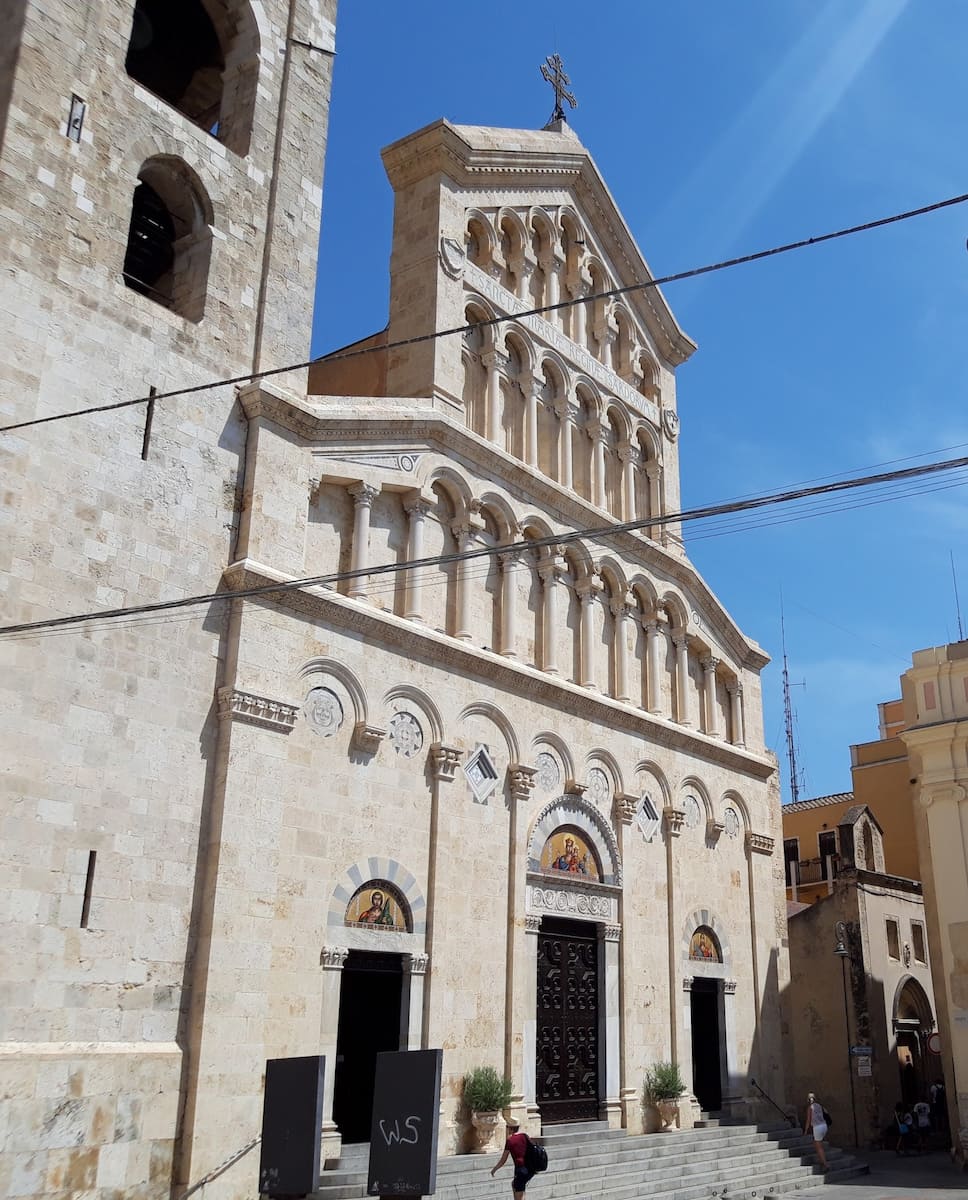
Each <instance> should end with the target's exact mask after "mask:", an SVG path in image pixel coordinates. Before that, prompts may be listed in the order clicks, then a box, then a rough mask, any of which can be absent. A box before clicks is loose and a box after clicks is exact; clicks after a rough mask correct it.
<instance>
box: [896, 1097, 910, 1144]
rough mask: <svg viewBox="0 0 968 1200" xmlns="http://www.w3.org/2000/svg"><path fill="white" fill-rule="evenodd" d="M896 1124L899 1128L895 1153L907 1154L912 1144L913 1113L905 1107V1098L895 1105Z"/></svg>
mask: <svg viewBox="0 0 968 1200" xmlns="http://www.w3.org/2000/svg"><path fill="white" fill-rule="evenodd" d="M894 1126H895V1128H896V1129H897V1145H896V1146H895V1147H894V1153H895V1154H907V1152H908V1148H909V1147H910V1145H911V1134H912V1133H913V1129H912V1121H911V1114H910V1113H909V1112H908V1111H907V1109H906V1108H905V1107H904V1101H903V1100H898V1102H897V1104H895V1105H894Z"/></svg>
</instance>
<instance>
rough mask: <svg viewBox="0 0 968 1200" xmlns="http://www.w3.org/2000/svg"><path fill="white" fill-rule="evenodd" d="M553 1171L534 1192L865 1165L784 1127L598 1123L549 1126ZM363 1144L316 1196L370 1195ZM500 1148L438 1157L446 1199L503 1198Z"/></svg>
mask: <svg viewBox="0 0 968 1200" xmlns="http://www.w3.org/2000/svg"><path fill="white" fill-rule="evenodd" d="M537 1140H540V1141H542V1142H543V1143H544V1145H545V1146H546V1148H547V1150H548V1156H549V1164H548V1170H547V1171H546V1172H545V1173H544V1174H542V1175H539V1176H537V1177H536V1179H535V1181H534V1184H533V1187H534V1189H535V1200H578V1198H579V1197H580V1198H582V1200H585V1198H590V1197H602V1198H603V1200H606V1198H607V1200H641V1197H642V1196H644V1195H647V1196H649V1198H650V1200H710V1197H711V1196H717V1197H722V1196H725V1197H726V1198H727V1200H754V1198H755V1200H762V1198H763V1197H765V1196H767V1195H780V1194H782V1193H787V1192H792V1191H796V1190H798V1189H800V1188H804V1187H815V1186H817V1185H818V1184H820V1183H823V1182H839V1181H842V1180H844V1179H848V1178H851V1177H852V1176H855V1175H860V1174H866V1172H867V1167H866V1166H865V1165H863V1164H861V1163H857V1162H855V1161H854V1160H853V1159H852V1158H850V1156H849V1155H847V1154H845V1153H844V1152H843V1151H840V1150H837V1149H836V1148H834V1147H829V1148H828V1152H827V1155H828V1161H829V1163H830V1170H829V1171H828V1173H827V1174H826V1175H825V1176H824V1175H821V1174H820V1171H819V1169H818V1168H817V1167H816V1160H815V1156H814V1150H813V1142H812V1139H811V1138H809V1137H804V1136H803V1135H802V1134H801V1133H800V1131H799V1129H790V1128H789V1127H787V1126H759V1127H757V1126H750V1125H710V1126H704V1127H702V1128H698V1129H695V1130H688V1131H673V1132H669V1133H660V1134H645V1135H638V1136H635V1137H627V1136H626V1135H625V1133H624V1131H623V1130H609V1129H607V1128H606V1127H605V1126H604V1125H603V1124H599V1123H598V1122H583V1123H582V1125H580V1126H574V1127H572V1126H550V1127H548V1129H547V1130H546V1131H545V1133H544V1135H543V1136H542V1137H541V1138H540V1139H537ZM367 1155H368V1148H367V1147H366V1146H359V1147H356V1146H352V1147H347V1152H346V1153H345V1154H344V1155H343V1157H342V1158H341V1159H340V1162H339V1164H337V1166H336V1168H335V1169H333V1170H327V1171H325V1172H324V1173H323V1175H322V1177H321V1179H320V1186H319V1187H318V1189H317V1190H316V1191H315V1192H314V1193H313V1197H314V1200H360V1198H361V1197H363V1196H365V1194H366V1179H367V1174H366V1172H367ZM496 1161H497V1152H493V1153H489V1154H475V1155H460V1156H451V1157H447V1158H442V1159H440V1160H439V1162H438V1166H437V1192H436V1195H437V1197H439V1198H440V1200H498V1198H501V1200H503V1197H505V1196H506V1193H507V1190H508V1187H509V1186H510V1178H511V1171H510V1167H508V1166H505V1168H504V1170H503V1171H502V1172H501V1174H500V1175H498V1176H497V1177H496V1178H492V1177H491V1175H490V1170H491V1167H492V1166H493V1165H494V1163H495V1162H496Z"/></svg>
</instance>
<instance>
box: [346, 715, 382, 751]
mask: <svg viewBox="0 0 968 1200" xmlns="http://www.w3.org/2000/svg"><path fill="white" fill-rule="evenodd" d="M386 735H387V731H386V730H385V729H381V728H380V727H379V726H378V725H367V723H366V721H357V722H356V724H355V725H354V726H353V744H354V745H355V746H356V747H357V749H358V750H362V751H363V752H364V753H365V754H376V752H377V750H379V748H380V742H381V741H382V740H383V739H384V738H385V737H386Z"/></svg>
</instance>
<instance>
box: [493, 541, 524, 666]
mask: <svg viewBox="0 0 968 1200" xmlns="http://www.w3.org/2000/svg"><path fill="white" fill-rule="evenodd" d="M499 561H500V564H501V573H502V576H503V578H502V580H501V645H500V647H499V648H498V649H499V652H500V653H501V654H503V655H504V657H505V658H517V657H518V651H517V640H518V629H517V624H518V623H517V599H518V597H517V577H518V564H519V563H520V561H521V552H520V551H518V550H513V551H510V552H507V553H505V554H502V555H501V556H500V560H499Z"/></svg>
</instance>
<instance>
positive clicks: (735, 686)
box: [726, 679, 746, 746]
mask: <svg viewBox="0 0 968 1200" xmlns="http://www.w3.org/2000/svg"><path fill="white" fill-rule="evenodd" d="M726 691H727V692H728V693H729V740H730V741H731V742H732V743H733V745H734V746H745V745H746V730H745V728H744V722H743V685H742V684H741V683H740V681H739V680H738V679H728V680H727V681H726Z"/></svg>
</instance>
